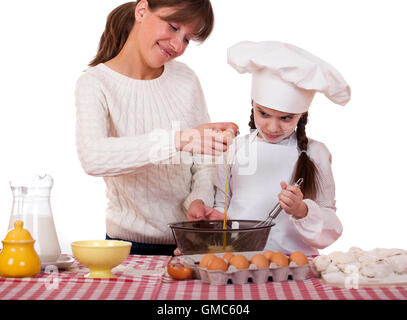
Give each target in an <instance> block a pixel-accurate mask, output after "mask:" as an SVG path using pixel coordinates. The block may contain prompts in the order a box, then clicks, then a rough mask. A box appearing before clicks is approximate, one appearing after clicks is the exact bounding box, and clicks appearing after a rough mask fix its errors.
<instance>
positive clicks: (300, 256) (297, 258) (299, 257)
mask: <svg viewBox="0 0 407 320" xmlns="http://www.w3.org/2000/svg"><path fill="white" fill-rule="evenodd" d="M290 261H292V262H295V263H296V264H297V266H304V265H306V264H308V258H307V256H306V255H305V254H304V253H302V252H301V251H295V252H293V253H291V254H290Z"/></svg>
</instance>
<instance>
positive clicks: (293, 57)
mask: <svg viewBox="0 0 407 320" xmlns="http://www.w3.org/2000/svg"><path fill="white" fill-rule="evenodd" d="M228 63H229V64H230V65H231V66H232V67H233V68H235V69H236V70H237V71H238V72H240V73H246V72H249V73H252V74H253V76H252V99H253V100H254V101H255V102H256V103H258V104H260V105H262V106H265V107H269V108H272V109H276V110H279V111H282V112H288V113H303V112H306V111H308V109H309V107H310V105H311V102H312V99H313V98H314V95H315V92H321V93H323V94H325V96H326V97H327V98H328V99H330V100H331V101H332V102H334V103H336V104H340V105H345V104H346V103H347V102H348V101H349V100H350V95H351V90H350V87H349V85H348V84H347V83H346V82H345V80H344V79H343V77H342V76H341V75H340V73H339V72H338V71H337V70H336V69H335V68H334V67H332V66H331V65H330V64H328V63H326V62H325V61H323V60H321V59H319V58H318V57H316V56H314V55H312V54H311V53H309V52H307V51H305V50H303V49H301V48H298V47H296V46H293V45H290V44H287V43H281V42H276V41H266V42H251V41H243V42H239V43H237V44H236V45H234V46H232V47H231V48H229V49H228Z"/></svg>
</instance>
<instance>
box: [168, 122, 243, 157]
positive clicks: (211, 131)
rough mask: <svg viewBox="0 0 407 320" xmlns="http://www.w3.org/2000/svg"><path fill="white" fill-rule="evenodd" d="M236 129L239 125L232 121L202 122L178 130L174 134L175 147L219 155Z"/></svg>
mask: <svg viewBox="0 0 407 320" xmlns="http://www.w3.org/2000/svg"><path fill="white" fill-rule="evenodd" d="M222 131H226V132H224V133H222ZM238 131H239V127H238V126H237V125H236V124H234V123H232V122H221V123H207V124H203V125H200V126H198V127H196V128H193V129H188V130H185V131H178V132H177V133H176V135H175V147H176V149H177V150H178V151H186V152H191V153H198V154H208V155H215V156H220V155H221V154H222V153H223V152H225V151H226V150H227V147H228V146H229V145H230V144H231V143H232V141H233V138H234V137H235V136H236V135H237V134H238Z"/></svg>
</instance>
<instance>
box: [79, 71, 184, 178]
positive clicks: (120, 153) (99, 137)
mask: <svg viewBox="0 0 407 320" xmlns="http://www.w3.org/2000/svg"><path fill="white" fill-rule="evenodd" d="M75 105H76V145H77V151H78V155H79V160H80V162H81V164H82V167H83V168H84V170H85V171H86V173H88V174H89V175H92V176H103V177H109V176H118V175H123V174H129V173H137V172H140V171H144V170H145V168H146V167H148V166H151V165H153V164H157V163H160V162H162V161H165V160H168V159H170V158H171V157H173V156H174V155H175V154H176V153H177V150H176V148H175V139H174V137H175V131H174V132H172V131H169V130H163V129H156V130H154V131H152V132H150V133H148V134H144V135H139V136H132V137H114V136H109V127H110V122H109V121H110V120H109V119H110V117H109V109H108V106H107V103H106V99H105V96H104V93H103V90H102V89H101V87H100V85H99V83H98V81H97V80H96V79H93V78H92V77H91V76H89V75H87V74H85V75H83V76H82V77H81V78H79V80H78V82H77V84H76V89H75Z"/></svg>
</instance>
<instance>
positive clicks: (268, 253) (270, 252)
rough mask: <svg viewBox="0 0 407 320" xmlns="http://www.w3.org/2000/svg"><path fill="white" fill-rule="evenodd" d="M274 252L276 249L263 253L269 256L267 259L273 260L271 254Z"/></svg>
mask: <svg viewBox="0 0 407 320" xmlns="http://www.w3.org/2000/svg"><path fill="white" fill-rule="evenodd" d="M273 253H274V251H271V250H269V251H266V252H264V253H263V255H264V256H265V257H266V258H267V260H269V261H271V255H272V254H273Z"/></svg>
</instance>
